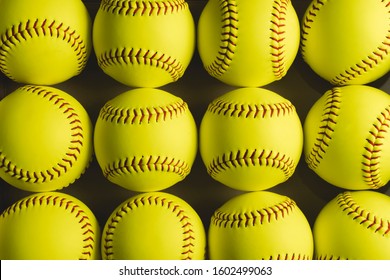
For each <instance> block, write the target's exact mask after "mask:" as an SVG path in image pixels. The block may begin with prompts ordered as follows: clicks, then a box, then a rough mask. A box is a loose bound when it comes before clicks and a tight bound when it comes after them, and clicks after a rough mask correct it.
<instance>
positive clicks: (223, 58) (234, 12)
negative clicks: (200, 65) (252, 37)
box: [204, 0, 239, 77]
mask: <svg viewBox="0 0 390 280" xmlns="http://www.w3.org/2000/svg"><path fill="white" fill-rule="evenodd" d="M218 2H219V7H220V11H221V15H222V18H221V23H222V30H221V42H220V46H219V50H218V54H217V56H216V57H215V59H214V61H212V62H211V63H210V64H207V65H204V67H205V69H206V71H207V72H209V73H210V74H211V75H213V76H215V77H219V76H222V75H223V74H224V73H225V72H226V71H227V70H228V69H229V67H230V64H231V62H232V60H233V56H234V54H235V49H236V46H237V41H238V23H239V20H238V7H237V3H236V1H234V0H219V1H218Z"/></svg>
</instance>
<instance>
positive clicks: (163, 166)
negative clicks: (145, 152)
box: [103, 156, 191, 178]
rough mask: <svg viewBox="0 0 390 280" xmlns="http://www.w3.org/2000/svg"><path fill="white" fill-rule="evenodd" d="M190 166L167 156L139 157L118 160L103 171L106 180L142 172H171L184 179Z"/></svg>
mask: <svg viewBox="0 0 390 280" xmlns="http://www.w3.org/2000/svg"><path fill="white" fill-rule="evenodd" d="M190 169H191V167H190V165H189V164H188V163H187V162H185V161H183V160H180V159H175V158H170V157H167V156H138V157H135V156H134V157H126V158H122V159H118V160H116V161H115V162H112V163H109V164H107V166H106V167H104V169H103V174H104V176H105V177H106V178H110V177H115V176H122V175H126V174H133V173H140V172H142V173H143V172H170V173H175V174H177V175H178V176H179V177H181V178H184V177H185V176H187V174H189V173H190Z"/></svg>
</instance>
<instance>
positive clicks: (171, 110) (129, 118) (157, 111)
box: [99, 99, 188, 124]
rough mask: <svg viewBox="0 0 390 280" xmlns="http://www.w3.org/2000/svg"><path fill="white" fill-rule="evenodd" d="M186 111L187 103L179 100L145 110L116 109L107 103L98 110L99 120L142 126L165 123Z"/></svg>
mask: <svg viewBox="0 0 390 280" xmlns="http://www.w3.org/2000/svg"><path fill="white" fill-rule="evenodd" d="M187 110H188V105H187V103H186V102H184V101H183V100H181V99H180V100H178V101H175V102H172V103H170V104H168V105H165V106H155V107H146V108H118V107H115V106H113V105H111V104H110V103H107V104H105V105H104V106H103V108H102V109H101V110H100V114H99V118H100V119H102V120H105V121H109V122H114V123H123V124H142V123H151V122H160V121H167V120H169V119H173V118H174V117H178V116H180V115H181V114H183V113H185V112H186V111H187Z"/></svg>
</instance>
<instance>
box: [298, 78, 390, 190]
mask: <svg viewBox="0 0 390 280" xmlns="http://www.w3.org/2000/svg"><path fill="white" fill-rule="evenodd" d="M389 125H390V96H389V95H388V94H387V93H386V92H384V91H382V90H379V89H377V88H374V87H369V86H365V85H349V86H344V87H335V88H333V89H331V90H328V91H327V92H326V93H325V94H324V95H322V96H321V97H320V98H319V99H318V100H317V101H316V102H315V104H314V105H313V106H312V108H311V109H310V110H309V113H308V115H307V116H306V119H305V122H304V138H305V144H304V154H305V160H306V162H307V164H308V166H309V167H310V168H311V169H312V170H313V171H314V172H315V173H316V174H318V175H319V176H320V177H321V178H322V179H324V180H325V181H327V182H328V183H330V184H333V185H335V186H337V187H340V188H344V189H350V190H362V189H378V188H380V187H382V186H384V185H386V184H387V182H388V181H389V179H390V135H389V133H390V130H389Z"/></svg>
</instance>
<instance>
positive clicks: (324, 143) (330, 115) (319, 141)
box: [305, 88, 341, 169]
mask: <svg viewBox="0 0 390 280" xmlns="http://www.w3.org/2000/svg"><path fill="white" fill-rule="evenodd" d="M325 98H326V103H325V108H324V109H323V114H322V119H321V122H320V127H319V131H318V133H317V138H316V139H315V142H314V144H313V147H312V149H311V151H310V153H308V155H307V156H306V158H305V159H306V162H307V164H308V166H309V167H310V168H311V169H316V168H317V167H318V165H319V164H320V162H321V160H322V158H323V155H324V154H325V152H326V150H327V148H328V146H329V144H328V143H329V142H330V141H331V140H332V134H333V132H334V128H335V126H336V124H337V117H338V114H339V110H340V107H341V89H340V88H333V89H332V90H329V91H328V92H327V93H325Z"/></svg>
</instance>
